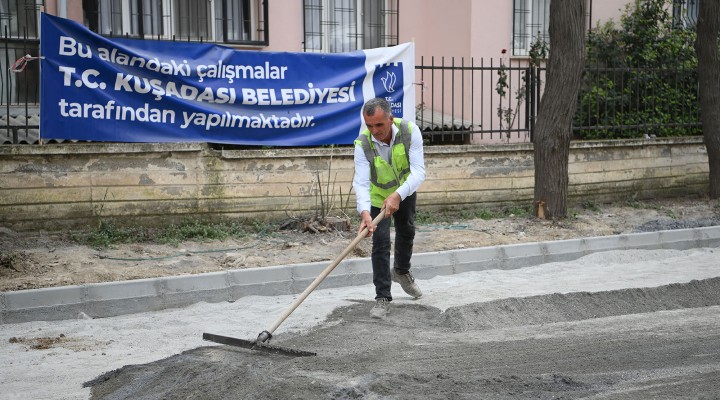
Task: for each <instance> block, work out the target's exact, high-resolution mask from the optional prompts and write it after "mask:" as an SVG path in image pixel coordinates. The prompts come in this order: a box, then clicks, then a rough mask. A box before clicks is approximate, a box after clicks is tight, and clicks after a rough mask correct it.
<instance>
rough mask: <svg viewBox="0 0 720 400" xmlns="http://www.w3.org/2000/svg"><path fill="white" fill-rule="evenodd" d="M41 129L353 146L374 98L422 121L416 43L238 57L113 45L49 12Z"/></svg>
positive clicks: (194, 47) (206, 48) (54, 135)
mask: <svg viewBox="0 0 720 400" xmlns="http://www.w3.org/2000/svg"><path fill="white" fill-rule="evenodd" d="M40 52H41V55H42V57H43V58H42V61H41V88H40V97H41V98H40V107H41V108H40V113H41V115H40V134H41V136H42V137H43V138H45V139H66V140H89V141H105V142H211V143H226V144H243V145H268V146H308V145H326V144H350V143H352V142H353V140H354V139H355V138H356V137H357V135H358V132H359V131H360V129H362V128H363V126H362V118H361V109H362V105H363V103H364V102H365V100H366V99H369V98H371V97H385V98H387V99H388V101H390V102H391V105H392V107H393V113H394V115H395V116H396V117H403V118H406V119H409V120H414V119H415V115H414V110H415V97H414V86H413V85H412V79H411V77H413V76H414V48H413V45H412V44H403V45H399V46H395V47H390V48H381V49H372V50H363V51H356V52H352V53H340V54H326V53H322V54H321V53H290V52H263V51H245V50H235V49H232V48H229V47H225V46H220V45H215V44H202V43H187V42H168V41H156V40H138V39H117V38H113V39H110V38H105V37H103V36H100V35H97V34H95V33H93V32H91V31H90V30H88V29H87V28H86V27H84V26H82V25H80V24H78V23H76V22H74V21H71V20H67V19H63V18H59V17H55V16H51V15H48V14H44V13H43V14H42V17H41V38H40Z"/></svg>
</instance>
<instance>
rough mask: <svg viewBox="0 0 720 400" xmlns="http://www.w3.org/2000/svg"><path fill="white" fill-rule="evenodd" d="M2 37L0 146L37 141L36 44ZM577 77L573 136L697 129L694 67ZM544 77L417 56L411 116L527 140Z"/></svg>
mask: <svg viewBox="0 0 720 400" xmlns="http://www.w3.org/2000/svg"><path fill="white" fill-rule="evenodd" d="M4 39H5V40H3V44H2V45H1V46H0V51H3V53H4V55H3V56H2V57H0V58H2V59H1V60H0V65H2V74H1V77H0V144H38V143H40V140H39V115H40V110H39V86H40V85H39V63H38V62H37V61H34V60H27V59H23V56H25V55H27V54H31V55H32V54H35V55H36V54H37V49H38V41H37V40H34V39H32V38H23V39H18V38H11V37H9V36H8V34H7V32H6V33H5V36H4ZM16 60H19V61H18V62H17V63H16V62H15V61H16ZM14 64H15V65H14ZM13 66H14V67H15V68H14V69H22V71H21V72H12V71H11V70H12V69H13ZM583 79H584V83H583V89H582V91H581V93H580V96H579V99H578V111H577V113H576V117H575V124H574V128H573V129H574V133H575V137H576V138H578V139H596V138H609V137H642V136H644V135H647V136H652V135H657V136H682V135H688V134H700V132H701V131H700V122H699V121H700V117H699V112H698V101H697V87H698V86H697V74H696V71H695V70H683V69H679V68H677V67H669V68H664V69H642V68H636V69H600V68H593V67H592V66H590V67H588V68H586V70H585V73H584V78H583ZM544 82H545V69H544V68H539V67H530V66H528V65H527V63H526V61H524V60H512V59H511V60H507V59H487V60H486V59H480V60H479V61H476V60H474V59H472V58H471V59H469V60H466V59H463V58H459V59H456V58H449V59H446V58H439V59H436V58H435V57H431V58H430V59H426V58H422V59H421V63H420V65H418V66H416V76H415V84H416V85H417V86H416V88H417V90H416V99H417V101H418V105H417V109H416V120H417V121H418V124H419V125H420V127H421V130H422V131H423V135H424V136H425V138H426V139H427V140H428V141H429V142H430V143H431V144H465V143H507V142H531V141H532V138H533V135H534V123H535V120H536V118H537V110H538V105H539V102H540V98H541V95H542V91H543V87H544Z"/></svg>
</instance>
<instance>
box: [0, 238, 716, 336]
mask: <svg viewBox="0 0 720 400" xmlns="http://www.w3.org/2000/svg"><path fill="white" fill-rule="evenodd" d="M700 247H720V226H713V227H705V228H692V229H678V230H669V231H659V232H648V233H635V234H625V235H614V236H602V237H592V238H581V239H571V240H559V241H549V242H537V243H522V244H514V245H503V246H492V247H482V248H474V249H464V250H452V251H441V252H432V253H418V254H415V255H414V256H413V273H414V274H415V276H416V277H417V278H420V279H429V278H432V277H435V276H438V275H454V274H459V273H462V272H468V271H482V270H487V269H516V268H523V267H528V266H532V265H538V264H543V263H548V262H558V261H572V260H575V259H578V258H580V257H582V256H584V255H587V254H590V253H594V252H599V251H608V250H629V249H648V250H650V249H673V250H687V249H691V248H700ZM327 265H328V263H327V262H318V263H306V264H293V265H285V266H273V267H264V268H255V269H243V270H231V271H223V272H212V273H205V274H198V275H184V276H172V277H163V278H154V279H138V280H133V281H120V282H108V283H98V284H87V285H80V286H64V287H55V288H46V289H31V290H23V291H13V292H0V324H10V323H20V322H28V321H39V320H42V321H51V320H61V319H75V318H78V316H79V315H80V313H81V312H82V313H85V314H86V315H88V316H90V317H96V318H101V317H111V316H117V315H124V314H132V313H139V312H146V311H157V310H163V309H167V308H177V307H185V306H188V305H190V304H193V303H197V302H201V301H204V302H210V303H212V302H221V301H234V300H237V299H238V298H240V297H243V296H249V295H262V296H273V295H281V294H295V293H300V292H302V291H303V290H305V288H306V287H307V286H308V285H309V284H310V283H311V282H312V281H313V280H314V279H315V278H316V277H317V276H318V275H319V274H320V272H321V271H322V270H323V269H325V268H326V267H327ZM371 275H372V267H371V265H370V259H369V258H361V259H348V260H344V261H343V262H341V263H340V264H339V265H338V266H337V267H336V268H335V270H334V271H333V272H332V273H331V274H330V275H329V276H328V277H327V278H326V279H325V281H323V283H322V284H321V285H320V287H321V288H330V287H343V286H355V285H365V284H369V283H370V282H371V281H372V276H371Z"/></svg>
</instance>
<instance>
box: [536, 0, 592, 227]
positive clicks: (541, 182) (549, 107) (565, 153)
mask: <svg viewBox="0 0 720 400" xmlns="http://www.w3.org/2000/svg"><path fill="white" fill-rule="evenodd" d="M549 33H550V55H549V57H548V66H547V83H546V85H545V93H544V94H543V97H542V100H541V101H540V105H539V108H538V117H537V123H536V125H535V126H536V131H535V136H534V138H533V144H534V154H535V204H536V205H537V207H536V215H538V216H541V217H545V218H564V217H565V216H566V215H567V194H568V158H569V154H570V138H571V136H572V120H573V116H574V115H575V107H576V103H577V96H578V91H579V89H580V82H581V78H582V71H583V67H584V65H585V1H584V0H553V1H552V2H550V26H549Z"/></svg>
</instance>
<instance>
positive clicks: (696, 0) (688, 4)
mask: <svg viewBox="0 0 720 400" xmlns="http://www.w3.org/2000/svg"><path fill="white" fill-rule="evenodd" d="M699 10H700V0H673V26H675V27H678V28H692V27H694V26H695V24H697V19H698V11H699Z"/></svg>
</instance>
